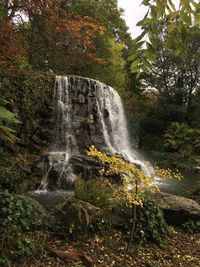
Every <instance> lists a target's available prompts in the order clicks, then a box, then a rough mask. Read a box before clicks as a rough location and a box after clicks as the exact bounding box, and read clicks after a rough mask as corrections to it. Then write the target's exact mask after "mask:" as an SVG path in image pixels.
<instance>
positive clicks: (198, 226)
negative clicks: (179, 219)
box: [183, 220, 200, 234]
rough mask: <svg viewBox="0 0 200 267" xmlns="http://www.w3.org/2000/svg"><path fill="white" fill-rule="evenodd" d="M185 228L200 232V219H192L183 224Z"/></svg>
mask: <svg viewBox="0 0 200 267" xmlns="http://www.w3.org/2000/svg"><path fill="white" fill-rule="evenodd" d="M183 228H184V229H185V230H186V231H187V232H189V233H191V234H195V233H200V221H197V222H194V221H192V220H190V221H188V222H186V223H184V224H183Z"/></svg>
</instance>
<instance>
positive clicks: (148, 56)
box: [129, 0, 200, 77]
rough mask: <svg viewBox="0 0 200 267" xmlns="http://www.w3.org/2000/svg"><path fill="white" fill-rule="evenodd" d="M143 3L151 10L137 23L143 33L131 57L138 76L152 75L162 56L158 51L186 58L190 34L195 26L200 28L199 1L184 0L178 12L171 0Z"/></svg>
mask: <svg viewBox="0 0 200 267" xmlns="http://www.w3.org/2000/svg"><path fill="white" fill-rule="evenodd" d="M190 2H191V3H190ZM142 4H143V5H145V6H147V7H148V11H147V13H146V15H145V16H144V18H143V19H142V20H141V21H139V22H138V24H137V25H138V26H141V27H142V30H143V31H142V33H141V34H140V36H138V37H137V38H136V39H135V40H134V44H133V51H134V52H133V53H132V55H131V56H130V58H129V60H130V61H133V62H132V64H131V70H132V72H134V73H137V77H139V76H140V74H141V73H142V72H145V73H148V72H149V70H150V67H151V66H152V63H154V62H155V61H157V59H158V57H159V56H158V55H157V53H156V52H157V51H158V49H159V48H160V47H161V46H162V48H163V50H162V52H163V51H166V50H168V51H171V53H172V54H173V55H174V56H176V57H179V58H184V57H185V56H186V55H187V52H186V50H185V46H184V45H185V39H186V36H187V35H188V36H189V35H190V33H191V27H192V26H197V27H198V25H199V23H200V21H199V17H200V14H199V13H200V12H199V8H200V4H199V3H196V2H195V1H190V0H181V1H180V5H179V9H178V10H176V8H175V5H174V4H173V2H172V1H171V0H166V1H160V0H154V1H146V0H144V1H143V2H142ZM192 16H193V19H192ZM160 36H162V38H160ZM144 37H146V38H144ZM147 37H148V38H147ZM162 55H163V53H162V54H161V55H160V56H161V57H162Z"/></svg>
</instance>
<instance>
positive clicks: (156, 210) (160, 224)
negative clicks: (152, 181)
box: [135, 194, 168, 245]
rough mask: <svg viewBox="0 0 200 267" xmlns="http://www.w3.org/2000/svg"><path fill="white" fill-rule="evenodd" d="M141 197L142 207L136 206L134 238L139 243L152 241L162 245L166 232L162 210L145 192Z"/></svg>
mask: <svg viewBox="0 0 200 267" xmlns="http://www.w3.org/2000/svg"><path fill="white" fill-rule="evenodd" d="M143 198H144V199H143V203H144V205H143V207H138V214H137V216H138V218H137V226H136V232H135V238H136V240H137V241H138V242H139V243H141V244H145V243H147V242H148V241H152V242H155V243H157V244H159V245H163V244H165V239H166V237H167V233H168V228H167V224H166V222H165V220H164V215H163V212H162V210H161V208H160V207H159V205H158V204H157V203H156V202H155V200H153V199H152V197H150V196H149V195H147V194H145V195H144V196H143Z"/></svg>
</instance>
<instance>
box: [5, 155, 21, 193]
mask: <svg viewBox="0 0 200 267" xmlns="http://www.w3.org/2000/svg"><path fill="white" fill-rule="evenodd" d="M18 164H19V163H18V158H17V157H16V156H13V154H11V153H6V152H4V153H2V155H1V158H0V190H2V191H3V190H7V191H9V192H16V191H19V184H20V183H21V182H22V181H23V179H25V178H26V174H25V173H24V172H23V171H22V170H21V169H20V168H19V166H18Z"/></svg>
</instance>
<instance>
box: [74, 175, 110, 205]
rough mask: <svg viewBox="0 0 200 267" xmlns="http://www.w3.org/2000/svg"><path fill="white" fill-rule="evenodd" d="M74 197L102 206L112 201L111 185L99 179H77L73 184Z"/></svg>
mask: <svg viewBox="0 0 200 267" xmlns="http://www.w3.org/2000/svg"><path fill="white" fill-rule="evenodd" d="M74 193H75V198H77V199H80V200H83V201H86V202H89V203H91V204H92V205H94V206H96V207H100V208H101V207H104V206H107V205H110V204H111V203H113V201H114V200H113V191H112V187H111V186H110V185H109V184H107V183H106V182H105V181H103V180H101V179H93V180H89V181H84V180H82V179H77V180H76V181H75V184H74Z"/></svg>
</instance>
